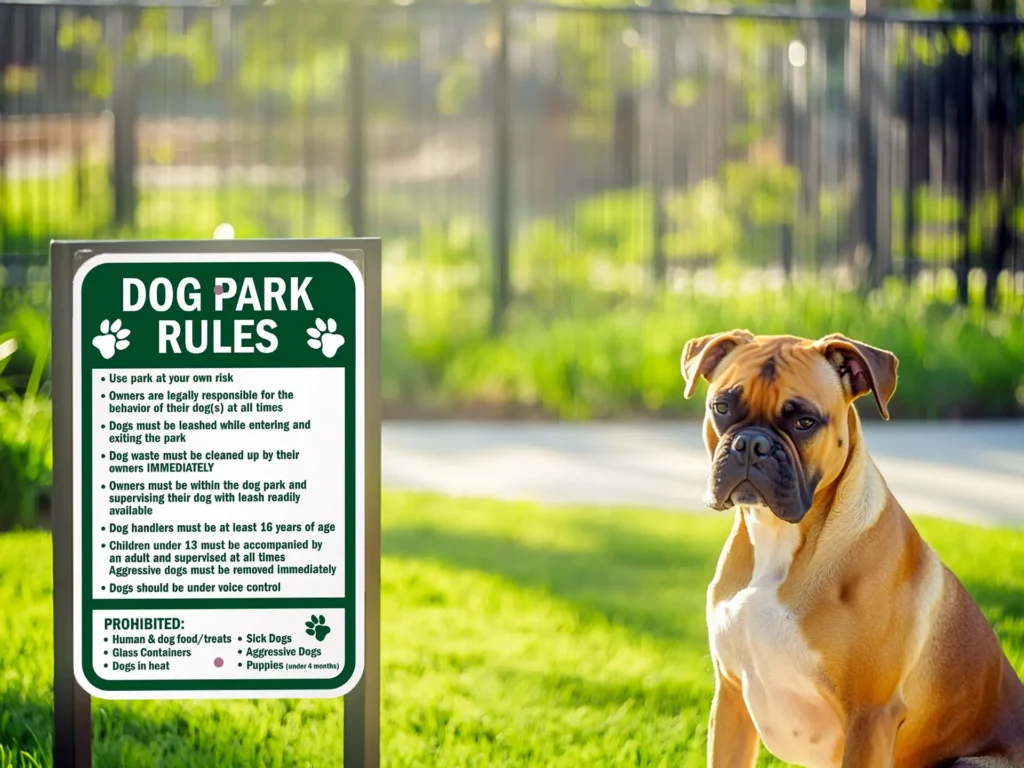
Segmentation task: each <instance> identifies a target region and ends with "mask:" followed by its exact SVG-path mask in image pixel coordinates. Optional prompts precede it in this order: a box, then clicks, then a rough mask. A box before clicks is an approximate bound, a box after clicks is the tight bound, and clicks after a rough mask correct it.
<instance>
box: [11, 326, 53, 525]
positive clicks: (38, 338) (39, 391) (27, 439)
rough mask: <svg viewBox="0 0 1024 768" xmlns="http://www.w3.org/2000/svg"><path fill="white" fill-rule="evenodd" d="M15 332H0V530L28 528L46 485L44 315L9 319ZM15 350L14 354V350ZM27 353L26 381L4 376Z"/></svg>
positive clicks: (48, 416) (48, 417)
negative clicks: (28, 361) (18, 357)
mask: <svg viewBox="0 0 1024 768" xmlns="http://www.w3.org/2000/svg"><path fill="white" fill-rule="evenodd" d="M12 324H13V325H14V327H15V330H10V331H7V332H5V333H0V347H3V348H4V349H5V350H6V351H4V352H0V358H2V359H0V489H2V493H0V530H7V529H10V528H12V527H18V526H29V525H31V524H33V523H34V522H35V520H36V514H37V510H38V502H39V494H40V492H41V491H43V490H44V489H45V488H47V487H48V486H49V485H50V482H51V478H52V472H53V456H52V451H51V427H52V410H51V406H50V398H49V394H48V387H46V386H45V385H44V384H43V374H44V371H45V369H46V363H47V360H48V358H49V342H50V338H49V324H48V323H47V321H46V317H45V315H42V314H40V313H38V312H36V311H34V310H32V309H30V308H28V307H22V308H21V309H20V310H18V311H17V312H16V313H15V315H14V317H13V318H12ZM15 345H16V348H17V351H15ZM25 354H28V355H29V356H30V357H31V360H32V364H31V368H30V371H29V374H28V376H27V377H26V378H25V380H24V381H23V382H19V385H18V386H15V384H14V383H12V382H17V381H18V379H19V378H20V377H10V378H7V377H4V376H3V374H4V372H5V368H6V367H7V366H8V364H9V363H10V362H11V361H12V360H13V359H15V358H16V357H17V356H24V355H25Z"/></svg>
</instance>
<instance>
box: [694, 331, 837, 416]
mask: <svg viewBox="0 0 1024 768" xmlns="http://www.w3.org/2000/svg"><path fill="white" fill-rule="evenodd" d="M812 344H813V342H810V341H808V340H806V339H799V338H796V337H791V336H759V337H756V338H755V339H754V340H753V342H752V343H750V344H742V345H739V346H737V347H736V348H735V349H733V350H732V351H731V352H730V353H729V354H728V355H726V356H725V358H724V359H723V360H722V361H721V363H719V365H718V366H717V367H716V370H715V371H714V375H713V376H712V380H711V386H710V387H709V390H708V392H709V397H711V398H713V397H716V396H718V395H721V394H723V393H729V394H731V395H732V396H735V397H738V398H739V399H740V401H741V402H742V403H743V404H744V405H745V406H746V408H747V409H748V410H749V411H750V412H751V413H752V414H763V415H766V416H769V415H774V414H778V413H781V412H782V410H783V409H784V407H785V406H786V404H787V403H789V402H792V401H794V400H803V401H805V402H810V403H811V404H813V405H815V406H817V407H818V408H819V409H821V410H822V411H824V412H828V411H831V410H834V409H837V408H842V407H843V406H844V399H843V387H842V383H841V381H840V379H839V375H838V374H837V373H836V370H835V369H834V368H833V367H832V366H831V365H829V364H828V362H827V361H826V360H825V357H824V356H823V355H822V354H821V352H820V350H817V349H815V348H814V347H813V346H812Z"/></svg>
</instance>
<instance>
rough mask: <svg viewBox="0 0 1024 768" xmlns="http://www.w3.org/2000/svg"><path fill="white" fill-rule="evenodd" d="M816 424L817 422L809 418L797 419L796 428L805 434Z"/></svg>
mask: <svg viewBox="0 0 1024 768" xmlns="http://www.w3.org/2000/svg"><path fill="white" fill-rule="evenodd" d="M817 423H818V422H816V421H815V420H814V419H812V418H810V417H809V416H804V417H803V418H802V419H797V422H796V428H797V429H799V430H800V431H801V432H806V431H807V430H808V429H811V428H812V427H814V425H815V424H817Z"/></svg>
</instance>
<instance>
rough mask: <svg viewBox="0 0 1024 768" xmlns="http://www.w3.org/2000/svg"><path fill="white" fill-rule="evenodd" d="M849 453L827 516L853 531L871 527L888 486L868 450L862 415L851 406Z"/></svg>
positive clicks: (828, 518) (832, 495)
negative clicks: (861, 426) (861, 427)
mask: <svg viewBox="0 0 1024 768" xmlns="http://www.w3.org/2000/svg"><path fill="white" fill-rule="evenodd" d="M849 421H850V453H849V454H848V456H847V459H846V466H845V467H843V471H842V473H841V474H840V475H839V477H838V478H837V479H836V481H835V483H834V486H835V488H834V491H833V493H832V494H830V498H829V496H826V499H827V502H826V503H827V509H826V510H825V511H826V518H827V522H828V523H829V524H830V525H838V526H840V527H842V528H843V529H844V530H845V531H846V532H847V533H849V534H851V535H854V534H856V533H859V532H861V531H865V530H867V529H869V528H871V527H872V526H873V525H874V524H875V523H877V522H878V518H879V517H880V516H881V514H882V512H883V511H884V510H885V507H886V500H887V497H888V489H887V488H886V485H885V480H883V479H882V473H881V472H879V471H878V467H877V466H875V462H874V461H873V460H872V458H871V456H870V455H869V454H868V448H867V445H866V444H865V441H864V434H863V432H862V431H861V429H860V417H859V416H858V415H857V411H856V409H855V408H854V407H853V406H852V405H851V406H850V416H849Z"/></svg>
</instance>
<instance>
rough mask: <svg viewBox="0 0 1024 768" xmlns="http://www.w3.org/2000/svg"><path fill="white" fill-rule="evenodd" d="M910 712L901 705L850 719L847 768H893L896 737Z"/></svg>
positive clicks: (846, 751)
mask: <svg viewBox="0 0 1024 768" xmlns="http://www.w3.org/2000/svg"><path fill="white" fill-rule="evenodd" d="M905 714H906V708H905V707H904V706H903V703H902V702H900V701H895V702H892V703H890V704H888V705H886V706H882V707H871V708H869V709H865V710H863V711H860V712H855V713H853V714H852V715H850V717H849V719H848V720H847V726H846V746H845V748H844V750H843V768H893V761H894V760H895V759H896V733H897V731H899V729H900V725H901V724H902V723H903V718H904V717H905Z"/></svg>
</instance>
